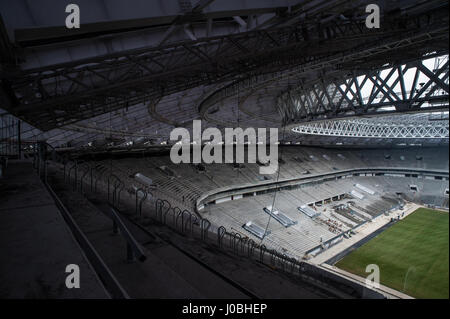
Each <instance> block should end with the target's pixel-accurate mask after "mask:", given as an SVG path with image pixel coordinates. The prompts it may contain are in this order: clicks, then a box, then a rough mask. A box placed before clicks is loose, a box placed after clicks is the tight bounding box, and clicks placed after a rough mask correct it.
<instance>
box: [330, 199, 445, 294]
mask: <svg viewBox="0 0 450 319" xmlns="http://www.w3.org/2000/svg"><path fill="white" fill-rule="evenodd" d="M448 226H449V214H448V213H446V212H440V211H436V210H432V209H425V208H419V209H417V210H416V211H415V212H413V213H412V214H410V215H408V216H407V217H405V218H404V219H403V220H400V221H399V222H398V223H396V224H394V225H393V226H391V227H390V228H388V229H387V230H385V231H384V232H382V233H380V234H379V235H378V236H376V237H375V238H373V239H372V240H370V241H369V242H367V243H365V244H364V245H362V246H361V247H360V248H358V249H356V250H354V251H352V252H351V253H350V254H349V255H347V256H346V257H344V258H343V259H341V260H340V261H339V262H338V263H336V265H335V266H337V267H338V268H341V269H344V270H346V271H348V272H351V273H354V274H356V275H360V276H362V277H367V276H368V273H366V272H365V269H366V266H367V265H369V264H376V265H378V266H379V268H380V283H381V284H383V285H385V286H388V287H391V288H394V289H396V290H398V291H402V292H404V293H406V294H408V295H410V296H412V297H415V298H449V293H448V279H449V278H448V273H449V264H448V259H449V246H448V242H449V227H448ZM405 278H406V282H405Z"/></svg>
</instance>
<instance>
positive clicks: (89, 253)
mask: <svg viewBox="0 0 450 319" xmlns="http://www.w3.org/2000/svg"><path fill="white" fill-rule="evenodd" d="M44 185H45V187H46V188H47V190H48V192H49V193H50V195H51V196H52V197H53V200H54V201H55V204H56V206H57V207H58V208H59V211H60V212H61V214H62V216H63V218H64V220H65V221H66V223H67V225H68V226H69V228H70V230H71V231H72V233H73V235H74V237H75V238H76V239H77V242H78V243H79V245H80V246H81V248H82V249H83V252H84V253H85V254H86V257H87V258H88V260H89V262H90V263H91V264H92V267H94V269H95V272H96V273H97V274H98V276H99V277H100V278H101V280H102V282H103V284H104V285H105V286H106V288H107V289H108V291H109V293H110V294H111V296H112V297H113V298H118V299H129V298H130V296H129V295H128V294H127V292H126V291H125V290H124V289H123V288H122V286H121V285H120V283H119V282H118V280H117V279H116V277H115V276H114V275H113V273H112V272H111V271H110V270H109V268H108V266H107V265H106V264H105V262H104V261H103V259H102V258H101V257H100V255H99V254H98V253H97V251H96V250H95V248H94V246H92V244H91V242H90V241H89V239H87V237H86V236H85V235H84V233H83V232H82V231H81V229H80V228H79V227H78V225H77V223H76V222H75V220H74V219H73V218H72V216H71V215H70V213H69V211H68V210H67V208H66V207H65V206H64V204H63V203H62V202H61V200H60V199H59V197H58V196H57V195H56V193H55V192H54V191H53V189H52V188H51V186H50V185H49V184H48V183H46V182H45V181H44Z"/></svg>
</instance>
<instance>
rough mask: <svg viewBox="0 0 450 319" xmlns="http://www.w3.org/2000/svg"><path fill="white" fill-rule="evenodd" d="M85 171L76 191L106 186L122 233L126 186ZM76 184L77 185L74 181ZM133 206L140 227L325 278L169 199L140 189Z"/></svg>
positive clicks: (131, 253)
mask: <svg viewBox="0 0 450 319" xmlns="http://www.w3.org/2000/svg"><path fill="white" fill-rule="evenodd" d="M55 162H56V163H59V164H60V165H62V166H63V167H64V180H65V181H66V182H69V184H70V183H71V182H72V183H73V181H71V180H70V178H67V176H66V174H67V166H68V163H70V162H71V161H70V160H68V159H64V158H62V157H59V158H58V160H56V161H55ZM70 167H71V168H73V170H75V173H74V174H73V176H74V177H73V178H74V179H77V178H78V177H77V176H79V174H78V173H79V172H78V170H79V169H80V170H82V166H80V165H76V164H75V162H73V161H72V164H71V166H70ZM80 167H81V168H80ZM84 167H86V168H87V167H89V170H90V171H92V174H91V173H89V174H91V175H90V176H92V178H91V179H90V180H89V183H90V186H91V187H90V188H83V187H79V188H76V189H78V191H80V192H81V191H82V190H83V189H85V190H87V189H89V190H90V191H91V192H92V193H98V191H99V188H98V185H97V184H98V182H103V183H104V185H105V188H104V189H106V190H107V194H106V196H107V198H108V202H109V203H110V206H111V212H114V213H111V214H112V215H114V216H115V217H113V218H114V220H116V223H117V224H116V225H115V226H114V227H115V229H116V230H117V229H121V226H119V225H121V224H120V222H117V221H118V220H120V217H119V213H117V211H116V209H117V207H119V206H120V205H122V203H121V196H120V194H121V192H122V191H123V190H124V187H125V184H124V183H123V181H122V180H121V179H120V178H119V177H118V176H117V175H114V174H110V175H107V174H104V173H105V169H104V168H101V167H96V166H93V165H90V166H84ZM96 173H97V175H96ZM85 174H86V172H85V171H84V172H83V174H82V175H81V178H80V181H79V182H80V183H85V184H86V183H87V182H86V181H85V179H84V178H83V176H86V175H85ZM70 175H71V174H70V172H69V177H70ZM75 183H78V182H77V181H75ZM149 194H151V196H148V195H149ZM144 203H147V204H150V207H151V206H152V203H153V207H154V209H148V210H147V209H145V208H144V207H143V206H144ZM134 205H135V207H134V212H135V217H136V218H137V219H138V223H143V221H144V220H145V219H152V220H153V221H155V222H157V223H159V224H161V225H165V226H167V227H169V228H171V229H173V230H175V231H176V232H178V233H180V234H182V235H185V236H190V237H193V238H196V239H199V240H201V241H203V242H205V243H207V244H209V245H214V246H216V247H219V248H220V249H222V250H226V251H229V252H231V253H233V254H235V255H238V256H240V257H245V258H248V259H250V260H253V261H256V262H259V263H262V264H265V265H268V266H270V267H271V268H272V269H275V270H279V271H282V272H286V273H290V274H291V275H295V276H298V277H300V278H302V279H306V280H311V281H312V282H314V281H317V280H321V278H322V277H323V274H322V272H321V271H309V270H308V269H311V267H312V265H310V264H308V263H305V262H304V261H301V260H298V259H297V258H295V257H291V256H289V255H287V254H285V253H280V252H278V251H277V250H276V249H268V248H267V247H266V246H265V245H263V244H262V245H260V244H257V243H256V242H255V241H254V240H252V239H250V238H248V237H245V236H242V235H241V234H239V233H235V232H229V231H227V229H226V227H224V226H215V225H212V224H211V222H210V221H209V220H207V219H206V218H201V217H199V216H198V215H197V214H195V213H192V212H190V211H189V210H187V209H181V208H179V207H177V206H172V204H171V203H170V202H169V201H167V200H166V199H161V198H157V197H154V196H153V194H152V193H150V192H148V191H147V190H146V189H143V188H138V189H137V190H136V191H135V198H134ZM122 224H123V223H122ZM122 233H123V234H124V236H125V237H126V238H128V239H127V259H130V258H135V257H136V256H137V257H138V258H142V259H143V258H144V257H145V255H144V254H143V252H142V251H141V250H140V249H139V244H138V243H137V242H136V241H134V244H133V243H132V241H131V242H128V240H130V238H132V236H131V234H129V232H128V231H123V230H122ZM317 274H320V278H319V277H317V278H315V276H316V275H317ZM318 276H319V275H318ZM349 283H350V282H349ZM349 285H350V286H354V285H355V283H350V284H349ZM359 288H361V287H359ZM359 288H358V289H359ZM361 289H363V288H361ZM369 290H370V289H369ZM371 293H374V294H376V292H375V291H373V290H371Z"/></svg>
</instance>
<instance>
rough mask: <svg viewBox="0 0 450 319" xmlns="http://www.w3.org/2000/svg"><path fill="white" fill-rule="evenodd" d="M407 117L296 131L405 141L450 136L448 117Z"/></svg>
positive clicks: (325, 123) (302, 127)
mask: <svg viewBox="0 0 450 319" xmlns="http://www.w3.org/2000/svg"><path fill="white" fill-rule="evenodd" d="M407 117H408V116H403V118H400V119H395V117H394V119H393V118H392V117H391V118H386V117H380V118H372V119H347V120H329V121H321V122H315V123H307V124H304V125H299V126H297V127H295V128H293V129H292V130H293V131H294V132H295V133H301V134H309V135H322V136H341V137H365V138H402V139H404V138H412V139H418V138H427V139H430V138H448V137H449V133H448V131H449V124H448V123H449V122H448V114H447V119H445V120H427V119H425V118H424V117H414V116H412V118H411V119H409V120H405V119H406V118H407ZM409 117H411V116H409ZM429 119H430V118H429Z"/></svg>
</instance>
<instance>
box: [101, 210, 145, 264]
mask: <svg viewBox="0 0 450 319" xmlns="http://www.w3.org/2000/svg"><path fill="white" fill-rule="evenodd" d="M110 209H111V210H110V213H111V214H110V217H111V219H112V220H113V227H114V233H117V231H118V230H120V233H121V234H122V236H123V237H124V238H125V239H126V241H127V260H128V261H134V259H135V258H137V259H138V260H139V261H140V262H144V261H145V260H146V259H147V256H146V255H145V253H144V251H143V250H142V248H141V245H140V244H139V243H138V242H137V241H136V239H135V238H134V236H133V235H132V234H131V233H130V231H129V230H128V228H127V226H125V224H124V223H123V221H122V218H120V216H119V214H118V213H117V212H116V210H115V209H114V207H112V206H110Z"/></svg>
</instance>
